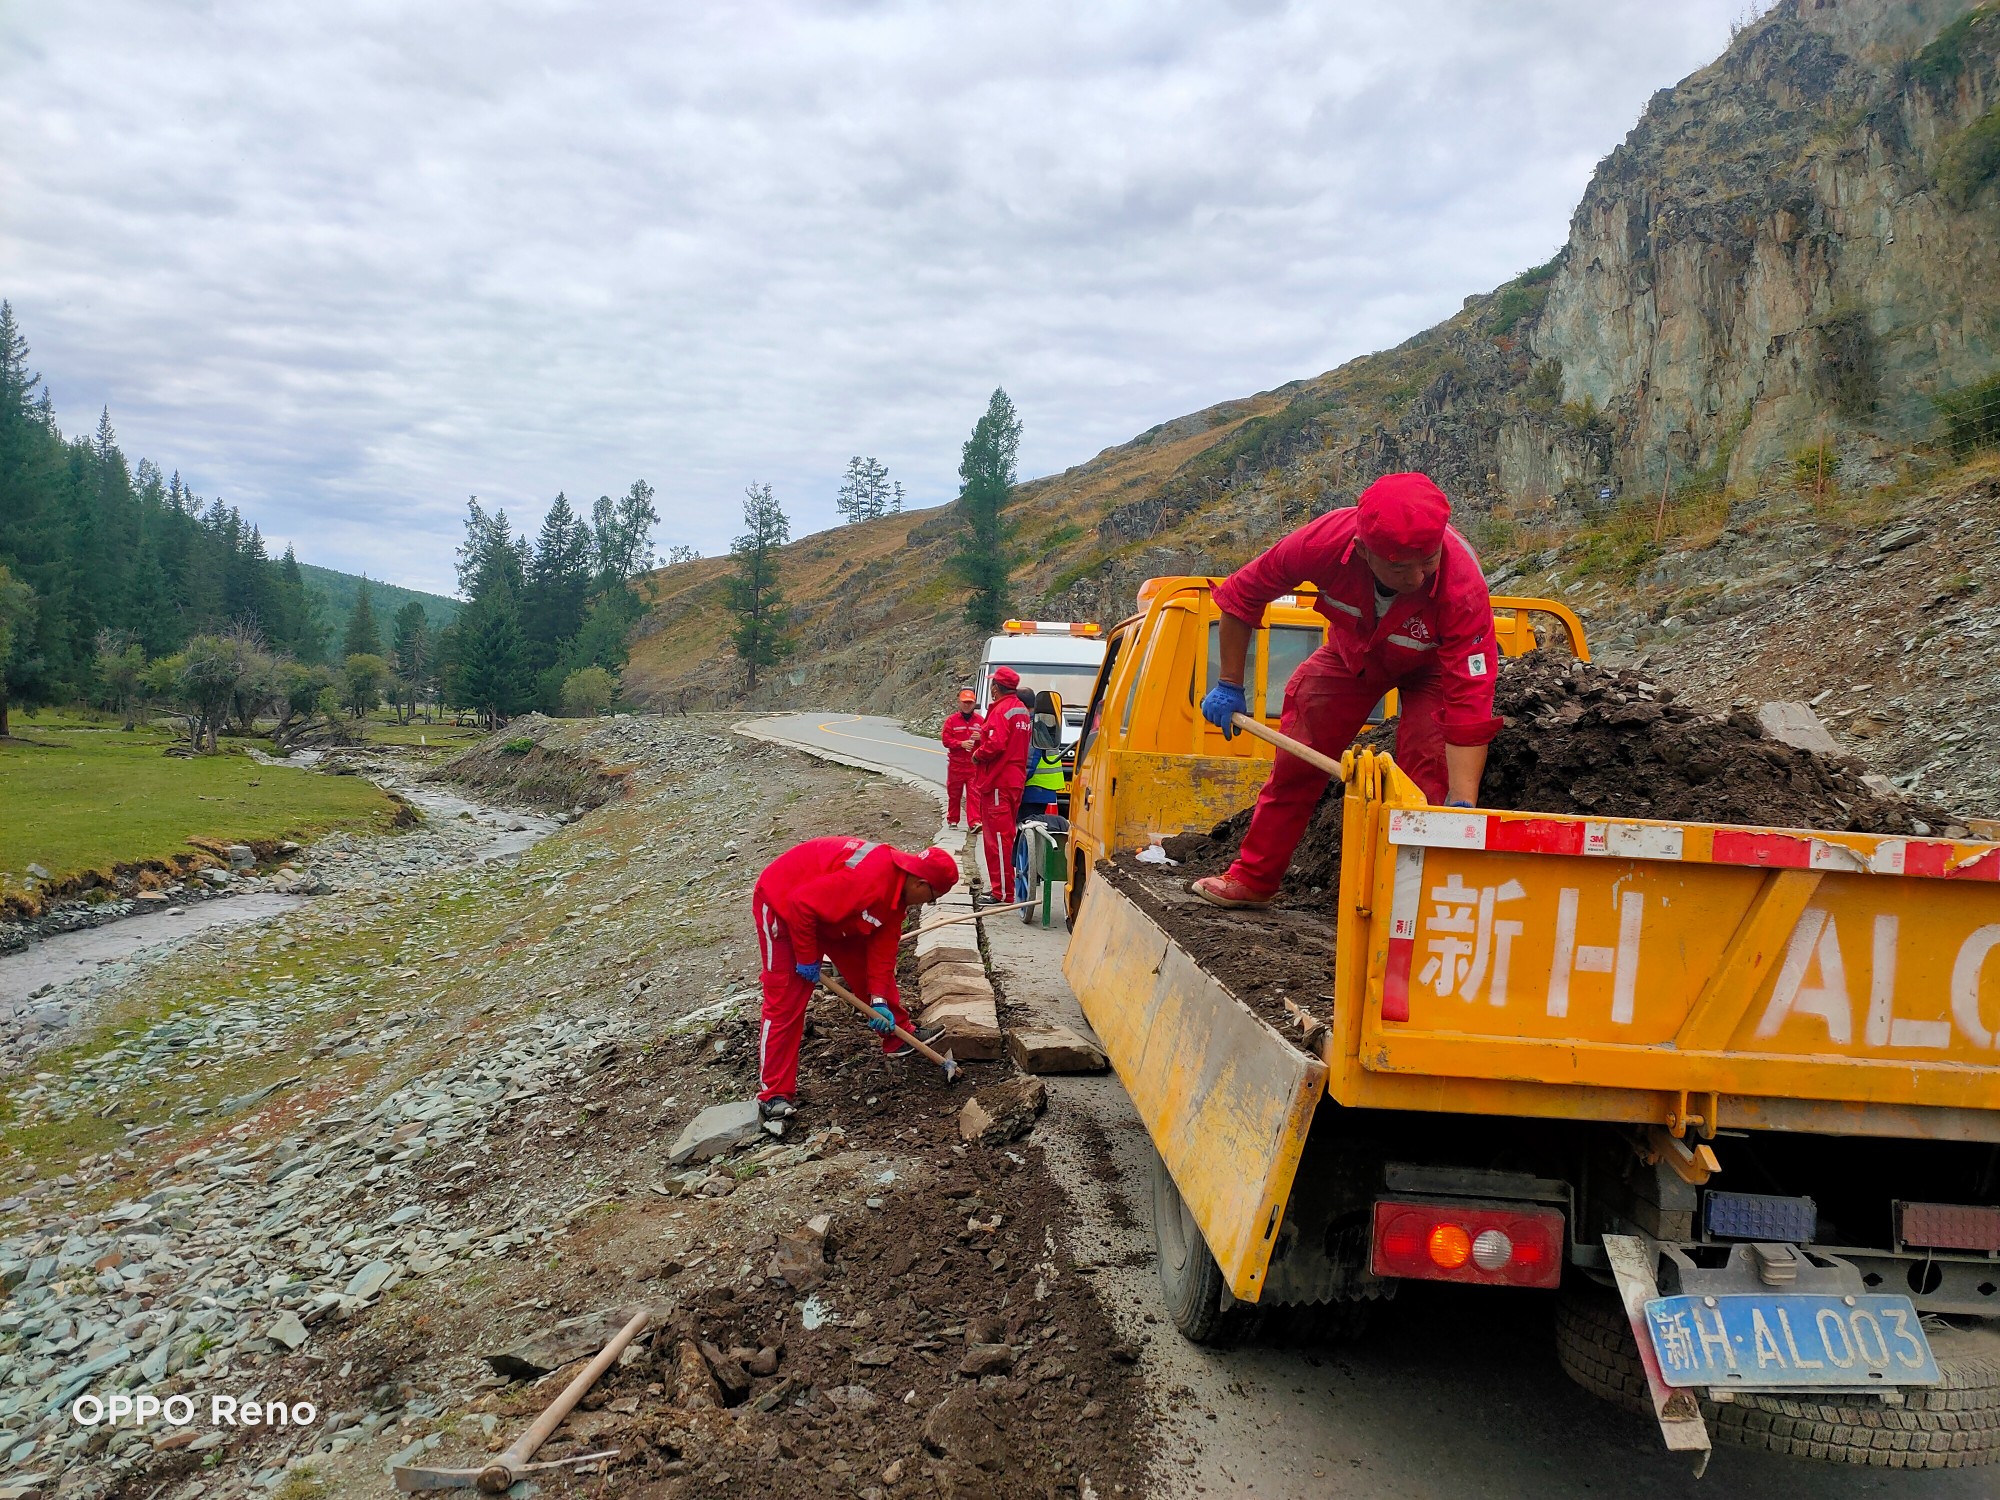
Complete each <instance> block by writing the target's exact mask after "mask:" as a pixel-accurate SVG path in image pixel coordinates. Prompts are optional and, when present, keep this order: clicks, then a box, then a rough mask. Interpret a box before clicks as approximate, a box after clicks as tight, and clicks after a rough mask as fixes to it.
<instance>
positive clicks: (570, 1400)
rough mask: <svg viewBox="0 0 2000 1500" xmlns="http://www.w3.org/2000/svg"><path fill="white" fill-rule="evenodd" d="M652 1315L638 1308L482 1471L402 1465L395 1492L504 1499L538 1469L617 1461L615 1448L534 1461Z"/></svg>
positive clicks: (398, 1472) (398, 1471)
mask: <svg viewBox="0 0 2000 1500" xmlns="http://www.w3.org/2000/svg"><path fill="white" fill-rule="evenodd" d="M651 1316H652V1312H651V1310H650V1309H648V1308H643V1307H642V1308H640V1309H639V1311H637V1312H636V1313H634V1314H632V1321H631V1322H629V1323H627V1324H626V1325H625V1326H624V1327H623V1328H621V1329H619V1330H618V1333H617V1335H616V1337H614V1338H613V1339H612V1340H611V1342H610V1343H608V1344H606V1345H605V1346H604V1348H603V1349H602V1350H601V1351H599V1353H598V1356H597V1358H595V1359H593V1360H592V1361H591V1362H590V1363H589V1364H588V1365H586V1366H584V1368H583V1370H582V1371H581V1372H580V1373H579V1374H578V1375H577V1377H576V1379H574V1380H572V1381H571V1382H570V1383H569V1384H568V1385H567V1386H566V1387H565V1388H564V1389H563V1393H562V1394H561V1395H560V1396H558V1397H556V1399H555V1400H553V1401H551V1402H550V1403H549V1404H548V1407H547V1409H546V1410H545V1411H543V1413H542V1414H541V1415H540V1416H539V1417H537V1418H535V1425H534V1426H532V1427H530V1428H529V1429H528V1430H527V1431H526V1432H524V1433H522V1434H521V1435H520V1437H518V1438H516V1439H515V1440H514V1446H513V1447H511V1448H509V1449H508V1450H507V1451H506V1452H505V1453H503V1454H501V1455H500V1456H499V1457H498V1458H496V1459H494V1460H493V1461H492V1462H491V1463H489V1464H487V1465H486V1466H485V1467H484V1468H482V1469H420V1468H417V1467H415V1466H413V1465H405V1466H403V1467H402V1468H399V1469H397V1470H396V1471H395V1480H396V1488H397V1489H399V1490H401V1491H402V1492H403V1493H404V1494H406V1495H409V1494H417V1493H420V1492H422V1491H424V1490H470V1489H479V1490H484V1491H485V1492H486V1493H487V1494H489V1495H504V1494H506V1493H507V1491H508V1489H509V1488H511V1487H512V1486H513V1485H514V1484H515V1483H516V1482H517V1481H518V1480H520V1479H521V1478H522V1477H523V1476H524V1475H528V1474H532V1473H535V1472H537V1471H538V1470H542V1469H565V1468H569V1467H571V1466H573V1465H576V1464H588V1463H597V1462H599V1461H601V1460H603V1459H607V1458H616V1457H617V1456H618V1450H617V1449H615V1448H613V1449H611V1450H609V1451H608V1452H604V1453H584V1454H580V1455H578V1456H577V1457H574V1458H557V1459H551V1460H550V1461H549V1462H547V1463H541V1464H538V1463H532V1462H530V1460H531V1459H533V1458H534V1456H535V1450H536V1449H538V1448H540V1447H541V1446H542V1444H543V1443H545V1442H547V1441H548V1440H549V1434H550V1433H552V1432H554V1431H555V1430H556V1428H557V1427H559V1426H561V1425H562V1419H563V1418H564V1417H566V1416H568V1415H569V1414H570V1412H571V1411H572V1410H574V1409H575V1407H576V1403H577V1402H579V1401H581V1400H582V1399H583V1397H584V1393H585V1392H587V1391H588V1390H589V1389H590V1388H591V1387H592V1386H593V1385H596V1384H597V1382H598V1378H599V1377H600V1376H602V1375H603V1374H604V1372H605V1371H606V1370H608V1369H610V1368H611V1363H612V1361H613V1360H615V1359H617V1358H618V1356H619V1355H621V1354H623V1353H624V1352H625V1346H626V1345H627V1344H629V1343H631V1342H632V1340H634V1339H635V1338H637V1337H638V1336H639V1335H640V1333H641V1332H643V1331H644V1329H645V1327H646V1320H647V1319H648V1318H650V1317H651Z"/></svg>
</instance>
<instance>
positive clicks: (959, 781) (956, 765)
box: [938, 688, 986, 828]
mask: <svg viewBox="0 0 2000 1500" xmlns="http://www.w3.org/2000/svg"><path fill="white" fill-rule="evenodd" d="M978 702H979V697H978V695H977V694H976V693H974V692H973V691H972V689H971V688H961V689H959V693H958V712H957V713H953V714H947V715H945V720H944V727H943V728H941V729H939V730H938V738H939V739H940V740H942V741H943V742H944V753H945V771H944V792H945V815H944V826H945V827H947V828H950V827H952V826H954V825H955V824H957V823H958V821H959V811H960V809H961V808H963V809H964V813H965V822H966V823H967V825H968V826H970V827H973V828H977V827H978V826H979V793H978V791H977V789H976V788H975V787H974V785H973V779H972V749H973V747H974V746H975V745H977V744H978V743H979V730H980V726H981V725H982V724H984V723H985V722H986V721H985V720H984V719H983V718H981V717H980V713H979V709H978V706H977V705H978Z"/></svg>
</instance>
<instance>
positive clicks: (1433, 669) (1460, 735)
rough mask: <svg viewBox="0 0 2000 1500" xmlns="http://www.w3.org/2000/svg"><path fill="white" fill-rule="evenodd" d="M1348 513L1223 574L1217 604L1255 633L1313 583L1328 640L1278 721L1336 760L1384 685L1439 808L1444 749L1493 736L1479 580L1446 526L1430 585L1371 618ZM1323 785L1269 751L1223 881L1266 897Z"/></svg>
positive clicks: (1370, 580)
mask: <svg viewBox="0 0 2000 1500" xmlns="http://www.w3.org/2000/svg"><path fill="white" fill-rule="evenodd" d="M1358 515H1359V511H1358V510H1356V509H1354V508H1352V507H1350V508H1348V509H1345V510H1335V511H1329V512H1327V514H1325V515H1323V516H1321V517H1319V518H1318V519H1317V520H1314V521H1310V522H1308V523H1307V524H1306V525H1304V526H1301V527H1300V528H1299V529H1298V530H1297V531H1295V532H1293V533H1292V534H1291V535H1290V536H1288V537H1286V538H1285V539H1284V540H1283V541H1281V542H1279V543H1277V544H1276V545H1275V546H1273V547H1272V548H1271V549H1270V550H1269V551H1267V552H1265V553H1264V554H1263V555H1262V556H1260V557H1256V558H1253V559H1252V560H1251V561H1249V562H1247V563H1245V564H1244V565H1243V566H1242V567H1240V568H1238V569H1237V570H1236V571H1235V572H1234V573H1232V574H1230V575H1229V577H1228V578H1226V579H1224V580H1223V581H1222V583H1221V584H1219V585H1218V586H1217V587H1216V590H1215V602H1216V605H1217V607H1218V608H1220V609H1221V610H1222V611H1223V612H1224V613H1226V614H1229V615H1233V616H1235V617H1236V618H1237V619H1239V620H1243V621H1246V622H1248V623H1249V624H1250V625H1251V626H1253V627H1254V626H1256V625H1257V624H1259V623H1260V622H1261V621H1262V619H1263V617H1264V606H1265V605H1267V604H1269V603H1270V602H1271V601H1272V600H1273V599H1275V598H1277V597H1278V596H1279V595H1280V594H1288V593H1290V592H1291V591H1292V590H1293V589H1295V588H1297V587H1298V586H1299V585H1300V584H1301V583H1311V584H1313V585H1315V586H1316V587H1317V588H1318V589H1319V591H1320V596H1319V603H1318V605H1317V606H1316V607H1317V608H1318V610H1319V612H1320V613H1321V614H1323V615H1325V616H1326V618H1327V632H1326V644H1325V645H1324V646H1322V647H1320V648H1319V650H1317V651H1315V652H1313V654H1312V655H1311V656H1309V657H1307V658H1306V659H1305V660H1304V661H1303V662H1301V663H1300V664H1299V668H1298V670H1297V671H1295V672H1294V673H1292V680H1291V681H1290V682H1289V683H1288V684H1286V687H1285V708H1284V715H1283V717H1282V718H1281V719H1280V720H1279V727H1281V728H1282V729H1283V730H1284V732H1285V733H1286V734H1289V735H1290V736H1292V738H1294V739H1297V740H1303V741H1304V742H1305V743H1306V744H1308V745H1311V746H1312V747H1313V748H1314V749H1315V750H1318V751H1321V752H1322V753H1324V754H1327V755H1331V756H1336V757H1337V756H1339V755H1340V753H1341V752H1342V751H1344V750H1345V749H1346V748H1347V747H1348V746H1349V745H1351V744H1353V743H1354V737H1355V736H1356V735H1357V734H1359V733H1360V732H1361V728H1362V726H1363V725H1364V724H1366V723H1367V722H1368V714H1369V711H1370V710H1371V709H1373V708H1374V707H1375V705H1376V703H1377V702H1379V701H1380V700H1381V697H1382V695H1383V694H1384V693H1386V692H1388V691H1389V690H1390V689H1391V688H1395V689H1397V690H1398V691H1399V692H1400V694H1401V698H1400V700H1399V711H1400V718H1399V720H1398V722H1397V725H1396V765H1397V766H1398V768H1400V769H1401V770H1402V771H1403V773H1404V774H1405V775H1407V776H1408V777H1409V778H1410V779H1411V780H1412V781H1414V782H1416V784H1417V785H1418V786H1419V787H1421V788H1423V792H1424V795H1425V796H1426V797H1427V798H1429V799H1430V800H1431V801H1432V802H1434V803H1442V802H1443V801H1444V800H1445V796H1446V787H1447V785H1448V782H1447V779H1446V775H1445V755H1444V748H1445V746H1446V745H1448V744H1449V745H1484V744H1487V743H1489V742H1490V741H1491V740H1492V738H1493V736H1494V735H1495V734H1497V733H1498V732H1499V730H1500V724H1501V721H1500V720H1498V719H1496V718H1494V717H1493V678H1494V673H1495V672H1496V671H1497V669H1498V667H1499V652H1498V646H1497V644H1496V642H1495V640H1494V638H1493V604H1492V601H1491V599H1490V598H1489V597H1488V596H1487V592H1486V578H1485V575H1484V574H1482V573H1481V572H1480V570H1479V559H1478V557H1477V556H1476V555H1474V553H1473V550H1472V548H1471V546H1470V545H1469V544H1468V543H1467V542H1466V540H1465V538H1464V537H1462V536H1460V535H1459V534H1458V532H1457V531H1456V530H1454V529H1452V528H1451V527H1449V526H1447V527H1446V528H1445V534H1444V543H1443V547H1442V549H1441V550H1442V555H1441V556H1440V558H1439V560H1438V569H1437V572H1436V573H1435V574H1434V575H1433V576H1432V578H1431V581H1430V582H1429V583H1428V584H1427V585H1425V586H1424V587H1423V588H1421V589H1419V590H1417V591H1416V592H1415V593H1411V594H1399V595H1397V596H1396V601H1395V603H1393V604H1392V605H1390V607H1389V612H1388V613H1387V614H1386V615H1384V616H1382V618H1381V619H1380V620H1379V621H1378V620H1377V619H1376V617H1375V575H1374V574H1373V573H1371V572H1370V571H1369V568H1368V564H1367V562H1366V561H1365V560H1364V559H1363V558H1362V557H1361V556H1360V555H1359V554H1358V553H1357V552H1356V550H1355V523H1356V518H1357V517H1358ZM1328 779H1329V778H1328V777H1327V775H1326V773H1325V772H1324V771H1317V770H1314V769H1313V768H1312V767H1311V766H1309V765H1307V764H1306V763H1305V762H1304V761H1302V760H1300V759H1298V758H1297V757H1296V756H1292V755H1286V754H1284V753H1283V752H1282V751H1281V752H1280V753H1279V755H1278V757H1277V760H1276V762H1275V764H1274V765H1273V767H1272V770H1271V779H1270V780H1269V781H1267V782H1265V783H1264V790H1263V791H1261V792H1260V793H1258V795H1257V807H1256V810H1255V811H1254V812H1253V813H1252V814H1251V815H1250V828H1249V831H1248V832H1247V833H1246V834H1245V835H1244V839H1243V847H1242V848H1241V849H1240V850H1238V851H1237V855H1236V860H1235V863H1233V864H1232V865H1230V867H1229V874H1230V877H1231V878H1232V879H1235V880H1240V881H1241V882H1243V884H1244V885H1246V886H1248V887H1249V888H1250V889H1251V890H1253V891H1255V892H1257V893H1258V894H1259V895H1263V896H1268V895H1270V894H1271V893H1273V892H1274V891H1276V890H1277V889H1278V884H1279V882H1280V881H1282V880H1283V879H1284V877H1285V871H1286V869H1287V868H1288V867H1289V866H1290V864H1291V862H1292V852H1293V850H1295V849H1297V848H1298V843H1299V838H1300V836H1301V835H1303V834H1304V833H1305V830H1306V824H1307V823H1308V822H1310V821H1311V819H1312V811H1313V806H1314V804H1316V803H1317V802H1318V801H1319V795H1320V793H1321V792H1323V791H1325V790H1326V784H1327V781H1328Z"/></svg>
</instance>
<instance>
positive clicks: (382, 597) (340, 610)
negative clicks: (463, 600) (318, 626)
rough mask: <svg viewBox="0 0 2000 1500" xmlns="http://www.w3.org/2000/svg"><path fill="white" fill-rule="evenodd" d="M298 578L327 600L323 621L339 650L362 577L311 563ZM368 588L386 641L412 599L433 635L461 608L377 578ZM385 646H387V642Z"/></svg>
mask: <svg viewBox="0 0 2000 1500" xmlns="http://www.w3.org/2000/svg"><path fill="white" fill-rule="evenodd" d="M299 574H300V576H301V577H303V578H304V579H305V581H306V587H307V588H309V589H312V590H314V591H315V592H317V593H318V594H319V595H320V596H321V597H322V598H323V599H325V600H326V607H325V609H324V611H323V612H322V616H321V621H322V623H323V624H326V625H328V626H331V627H332V629H333V637H332V639H333V641H334V643H335V645H336V646H337V645H338V644H339V641H340V638H341V636H342V635H343V634H344V633H345V632H346V630H347V617H348V616H349V615H351V614H353V613H354V601H355V600H356V599H358V598H360V596H361V576H360V575H359V574H358V573H337V572H335V571H334V570H333V569H332V568H316V567H314V566H313V565H312V564H311V563H300V564H299ZM368 587H369V590H370V591H371V593H372V594H373V595H374V604H373V607H374V611H375V624H376V627H377V629H379V630H380V631H381V632H382V633H383V635H384V636H385V637H386V636H387V634H388V632H389V622H390V621H391V620H393V619H395V617H396V611H397V610H399V609H401V608H402V607H403V606H404V605H405V604H408V603H409V602H410V601H411V600H413V599H414V600H415V601H416V602H417V603H419V604H421V605H423V607H424V618H425V619H426V620H427V621H429V622H430V627H431V629H432V631H434V632H435V631H439V630H442V629H444V627H445V626H447V625H449V624H450V623H451V622H452V621H453V620H455V619H457V618H458V611H459V609H460V608H461V605H460V604H459V601H458V600H456V599H447V598H445V597H444V595H442V594H426V593H424V592H422V591H421V590H419V589H405V588H398V587H397V586H396V585H395V584H393V583H383V582H382V581H381V580H380V579H377V578H371V579H369V580H368ZM384 644H385V645H386V644H387V641H386V640H385V641H384Z"/></svg>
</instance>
